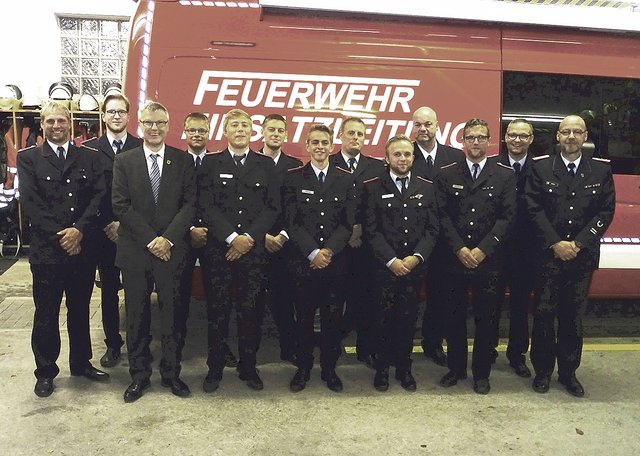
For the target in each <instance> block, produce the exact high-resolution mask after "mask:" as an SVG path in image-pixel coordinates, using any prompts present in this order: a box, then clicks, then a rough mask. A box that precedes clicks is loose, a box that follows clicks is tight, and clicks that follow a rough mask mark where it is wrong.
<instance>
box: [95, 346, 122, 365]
mask: <svg viewBox="0 0 640 456" xmlns="http://www.w3.org/2000/svg"><path fill="white" fill-rule="evenodd" d="M120 355H121V352H120V348H111V347H107V351H106V352H105V354H104V355H102V358H100V365H101V366H102V367H114V366H115V365H116V364H118V361H120Z"/></svg>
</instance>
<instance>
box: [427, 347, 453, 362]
mask: <svg viewBox="0 0 640 456" xmlns="http://www.w3.org/2000/svg"><path fill="white" fill-rule="evenodd" d="M423 351H424V356H426V357H427V358H429V359H430V360H431V361H433V362H434V363H436V364H437V365H438V366H443V367H446V366H447V355H446V354H445V353H444V350H443V349H442V346H437V347H436V348H435V349H426V348H424V347H423Z"/></svg>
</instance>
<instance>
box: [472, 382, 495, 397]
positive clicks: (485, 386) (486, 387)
mask: <svg viewBox="0 0 640 456" xmlns="http://www.w3.org/2000/svg"><path fill="white" fill-rule="evenodd" d="M473 390H474V391H475V392H476V393H478V394H489V391H491V385H490V384H489V379H488V378H481V379H479V380H474V381H473Z"/></svg>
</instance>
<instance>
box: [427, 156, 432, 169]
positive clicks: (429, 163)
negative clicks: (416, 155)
mask: <svg viewBox="0 0 640 456" xmlns="http://www.w3.org/2000/svg"><path fill="white" fill-rule="evenodd" d="M427 168H429V169H431V168H433V158H431V155H427Z"/></svg>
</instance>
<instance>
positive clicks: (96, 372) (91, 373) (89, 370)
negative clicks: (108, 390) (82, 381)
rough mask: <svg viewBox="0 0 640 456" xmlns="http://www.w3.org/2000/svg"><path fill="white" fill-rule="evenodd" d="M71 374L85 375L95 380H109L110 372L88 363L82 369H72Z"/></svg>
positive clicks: (75, 375) (76, 375)
mask: <svg viewBox="0 0 640 456" xmlns="http://www.w3.org/2000/svg"><path fill="white" fill-rule="evenodd" d="M71 375H73V376H74V377H85V378H88V379H89V380H93V381H95V382H108V381H109V374H107V373H106V372H104V371H101V370H100V369H96V368H95V367H93V366H92V365H91V364H88V365H87V367H85V368H84V369H80V370H72V371H71Z"/></svg>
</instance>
